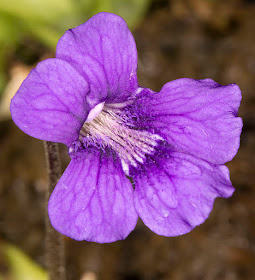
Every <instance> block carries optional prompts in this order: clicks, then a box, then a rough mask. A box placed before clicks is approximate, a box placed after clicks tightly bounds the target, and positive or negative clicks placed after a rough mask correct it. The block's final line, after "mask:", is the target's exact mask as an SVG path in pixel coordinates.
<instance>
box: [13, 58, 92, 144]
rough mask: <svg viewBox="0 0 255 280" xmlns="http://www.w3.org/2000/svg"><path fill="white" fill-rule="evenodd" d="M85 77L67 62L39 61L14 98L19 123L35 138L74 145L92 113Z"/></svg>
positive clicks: (14, 108) (14, 117)
mask: <svg viewBox="0 0 255 280" xmlns="http://www.w3.org/2000/svg"><path fill="white" fill-rule="evenodd" d="M88 90H89V87H88V84H87V82H86V81H85V80H84V78H83V77H82V76H81V75H80V74H79V73H78V72H77V71H76V70H75V69H74V68H73V67H72V66H71V65H70V64H69V63H67V62H65V61H63V60H60V59H47V60H45V61H43V62H41V63H39V64H38V65H37V66H36V68H35V69H33V70H32V71H31V72H30V74H29V75H28V77H27V78H26V79H25V81H24V82H23V83H22V85H21V87H20V88H19V90H18V92H17V93H16V95H15V96H14V97H13V99H12V101H11V107H10V110H11V114H12V119H13V121H14V122H15V124H16V125H17V126H18V127H19V128H20V129H21V130H23V131H24V132H25V133H27V134H29V135H30V136H32V137H35V138H39V139H42V140H48V141H52V142H61V143H64V144H66V145H68V146H69V145H70V144H71V143H72V141H74V140H76V139H77V138H78V135H79V131H80V129H81V126H82V125H83V123H84V121H85V119H86V117H87V115H88V105H87V102H86V95H87V92H88Z"/></svg>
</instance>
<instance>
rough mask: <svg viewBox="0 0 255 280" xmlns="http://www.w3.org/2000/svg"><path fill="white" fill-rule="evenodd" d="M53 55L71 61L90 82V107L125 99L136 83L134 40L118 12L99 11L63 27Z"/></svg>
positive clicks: (133, 90) (133, 89)
mask: <svg viewBox="0 0 255 280" xmlns="http://www.w3.org/2000/svg"><path fill="white" fill-rule="evenodd" d="M56 57H58V58H61V59H64V60H66V61H68V62H69V63H71V64H72V65H73V66H74V67H75V68H76V69H77V70H78V71H79V72H80V73H81V75H82V76H83V77H85V79H86V80H87V81H88V82H89V84H90V87H91V91H90V93H89V95H88V97H89V100H90V105H91V107H94V106H95V105H96V104H98V103H101V102H104V101H106V102H109V103H119V102H123V101H126V100H127V99H128V97H129V96H130V95H131V93H132V92H135V90H136V89H137V87H138V82H137V75H136V69H137V50H136V44H135V40H134V38H133V35H132V34H131V32H130V30H129V29H128V26H127V24H126V22H125V21H124V20H123V19H122V18H121V17H119V16H117V15H114V14H110V13H99V14H96V15H95V16H93V17H92V18H91V19H89V20H88V21H87V22H85V23H84V24H82V25H79V26H77V27H76V28H73V29H70V30H68V31H66V33H65V34H64V35H63V36H62V37H61V38H60V40H59V42H58V45H57V51H56Z"/></svg>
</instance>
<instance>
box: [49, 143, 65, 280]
mask: <svg viewBox="0 0 255 280" xmlns="http://www.w3.org/2000/svg"><path fill="white" fill-rule="evenodd" d="M44 147H45V154H46V162H47V167H48V177H49V184H48V188H47V192H46V197H45V199H46V206H47V204H48V200H49V197H50V195H51V193H52V191H53V190H54V188H55V186H56V184H57V182H58V180H59V178H60V175H61V166H60V158H59V152H58V145H57V143H53V142H48V141H44ZM46 209H47V207H46ZM45 223H46V265H47V269H48V275H49V278H48V279H49V280H60V279H61V280H65V279H66V275H65V252H64V240H63V237H62V235H61V234H60V233H59V232H57V231H56V230H55V229H54V228H53V227H52V226H51V223H50V220H49V217H48V213H47V211H46V215H45Z"/></svg>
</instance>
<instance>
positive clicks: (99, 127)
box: [79, 106, 163, 175]
mask: <svg viewBox="0 0 255 280" xmlns="http://www.w3.org/2000/svg"><path fill="white" fill-rule="evenodd" d="M79 140H80V142H81V143H82V144H83V146H84V147H89V146H96V147H97V148H100V149H105V148H106V147H110V148H111V149H112V150H114V151H115V152H116V153H117V154H118V156H119V158H120V160H121V164H122V168H123V171H124V172H125V173H126V174H127V175H129V166H130V165H131V166H134V167H137V165H138V163H141V164H142V163H144V162H145V159H146V155H151V154H153V152H154V149H155V147H156V146H157V145H158V141H160V140H163V138H162V137H160V136H159V135H157V134H153V133H151V132H148V131H144V130H136V129H134V127H133V125H132V124H131V122H130V121H129V118H128V117H127V116H126V115H125V113H123V111H121V110H119V109H117V110H116V109H115V108H113V107H112V108H111V109H110V107H107V106H105V107H104V108H103V110H102V111H101V113H99V114H97V116H96V117H95V118H94V119H93V120H91V121H89V122H87V121H86V122H85V123H84V125H83V127H82V129H81V131H80V135H79Z"/></svg>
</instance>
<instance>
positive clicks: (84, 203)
mask: <svg viewBox="0 0 255 280" xmlns="http://www.w3.org/2000/svg"><path fill="white" fill-rule="evenodd" d="M48 211H49V217H50V221H51V223H52V225H53V227H54V228H55V229H56V230H58V231H59V232H61V233H62V234H64V235H67V236H69V237H71V238H73V239H76V240H87V241H93V242H98V243H108V242H114V241H116V240H120V239H124V238H126V237H127V235H128V234H129V233H130V232H131V231H132V230H133V229H134V228H135V225H136V222H137V218H138V216H137V213H136V212H135V210H134V202H133V188H132V186H131V183H130V181H129V180H128V179H127V178H126V177H125V175H124V173H123V171H122V169H121V164H120V161H119V159H118V158H116V157H115V156H114V155H111V154H108V155H106V154H100V151H97V150H91V151H90V152H85V151H84V152H82V153H81V154H80V155H79V158H73V159H72V160H71V162H70V164H69V165H68V167H67V169H66V171H65V172H64V174H63V176H62V177H61V178H60V180H59V182H58V184H57V186H56V187H55V189H54V191H53V193H52V195H51V197H50V200H49V204H48Z"/></svg>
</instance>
